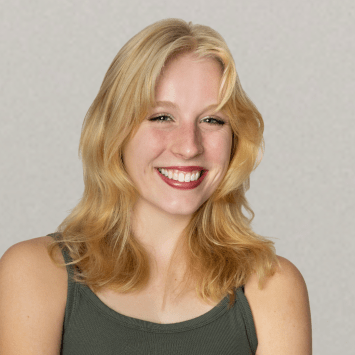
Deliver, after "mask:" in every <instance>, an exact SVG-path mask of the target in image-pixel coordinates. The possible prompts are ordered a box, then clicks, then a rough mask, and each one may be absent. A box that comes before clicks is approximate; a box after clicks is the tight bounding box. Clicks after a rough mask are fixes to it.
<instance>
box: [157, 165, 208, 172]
mask: <svg viewBox="0 0 355 355" xmlns="http://www.w3.org/2000/svg"><path fill="white" fill-rule="evenodd" d="M157 169H167V170H180V171H195V170H198V171H200V170H207V169H205V168H203V167H202V166H160V167H158V168H157Z"/></svg>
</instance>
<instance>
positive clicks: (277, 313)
mask: <svg viewBox="0 0 355 355" xmlns="http://www.w3.org/2000/svg"><path fill="white" fill-rule="evenodd" d="M262 134H263V120H262V117H261V115H260V113H259V112H258V110H257V109H256V107H255V106H254V104H253V103H252V102H251V101H250V99H249V98H248V97H247V95H246V94H245V92H244V91H243V89H242V87H241V84H240V82H239V79H238V76H237V73H236V70H235V65H234V61H233V59H232V56H231V54H230V51H229V49H228V47H227V45H226V44H225V42H224V40H223V39H222V38H221V36H220V35H219V34H218V33H216V32H215V31H214V30H212V29H211V28H209V27H206V26H200V25H192V24H191V23H186V22H184V21H181V20H177V19H169V20H164V21H159V22H157V23H155V24H153V25H151V26H149V27H147V28H145V29H144V30H143V31H141V32H140V33H139V34H137V35H136V36H135V37H133V38H132V39H131V40H130V41H129V42H128V43H127V44H126V45H125V46H124V47H123V48H122V49H121V50H120V52H119V53H118V54H117V56H116V58H115V59H114V61H113V63H112V64H111V66H110V68H109V70H108V72H107V74H106V76H105V78H104V81H103V83H102V86H101V89H100V91H99V93H98V95H97V97H96V99H95V101H94V103H93V104H92V106H91V107H90V109H89V111H88V114H87V116H86V118H85V121H84V124H83V130H82V135H81V140H80V152H81V155H82V160H83V167H84V180H85V191H84V194H83V197H82V199H81V201H80V202H79V204H78V205H77V206H76V207H75V208H74V209H73V211H72V212H71V214H70V215H69V216H68V217H67V218H66V219H65V220H64V221H63V223H62V224H61V225H60V226H59V227H58V229H57V232H56V233H54V234H50V235H48V236H45V237H40V238H36V239H31V240H27V241H24V242H21V243H18V244H16V245H14V246H12V247H11V248H10V249H9V250H8V251H7V252H6V253H5V254H4V256H3V257H2V259H1V263H0V314H1V317H0V352H1V354H2V355H10V354H16V355H21V354H36V355H41V354H46V355H52V354H53V355H54V354H64V355H69V354H75V355H80V354H86V355H88V354H95V355H98V354H105V355H107V354H204V355H206V354H224V355H225V354H258V355H271V354H272V355H278V354H280V355H281V354H282V355H284V354H288V355H292V354H297V355H309V354H311V322H310V310H309V302H308V295H307V289H306V285H305V283H304V280H303V278H302V276H301V274H300V272H299V271H298V270H297V268H296V267H295V266H294V265H293V264H292V263H291V262H289V261H288V260H286V259H284V258H282V257H278V256H276V255H275V251H274V247H273V243H272V242H271V241H269V240H267V239H265V238H263V237H261V236H259V235H257V234H255V233H254V232H253V231H252V230H251V228H250V221H251V218H248V217H247V216H245V214H244V213H243V209H244V210H246V211H247V212H249V213H250V215H251V216H252V215H253V213H252V211H251V209H250V208H249V206H248V204H247V201H246V199H245V191H246V190H247V188H248V182H249V176H250V173H251V172H252V170H253V169H254V168H255V167H256V165H257V164H258V162H259V160H258V159H259V157H260V152H261V151H262V146H263V137H262ZM64 264H66V267H64Z"/></svg>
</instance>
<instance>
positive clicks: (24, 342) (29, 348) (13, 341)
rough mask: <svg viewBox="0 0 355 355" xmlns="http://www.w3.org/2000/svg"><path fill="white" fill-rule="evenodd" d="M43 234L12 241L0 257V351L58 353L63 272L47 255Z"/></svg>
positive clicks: (63, 299)
mask: <svg viewBox="0 0 355 355" xmlns="http://www.w3.org/2000/svg"><path fill="white" fill-rule="evenodd" d="M46 238H50V237H42V238H36V239H31V240H28V241H25V242H21V243H18V244H15V245H14V246H12V247H11V248H9V249H8V250H7V251H6V252H5V254H4V255H3V256H2V258H1V259H0V315H1V316H0V350H1V354H2V355H14V354H16V355H21V354H26V355H30V354H36V355H42V354H43V355H44V354H46V355H54V354H59V351H60V345H61V336H62V327H63V320H64V312H65V305H66V293H67V274H66V270H65V269H62V268H59V267H57V266H56V265H55V264H54V263H53V262H52V261H51V259H50V258H49V255H48V254H47V249H46V243H48V239H46Z"/></svg>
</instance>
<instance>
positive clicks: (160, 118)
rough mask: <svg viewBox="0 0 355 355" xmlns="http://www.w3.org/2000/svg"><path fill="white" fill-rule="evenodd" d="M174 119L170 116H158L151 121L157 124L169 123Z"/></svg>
mask: <svg viewBox="0 0 355 355" xmlns="http://www.w3.org/2000/svg"><path fill="white" fill-rule="evenodd" d="M168 119H169V120H171V119H172V117H170V116H169V115H158V116H156V117H152V118H150V119H149V121H156V122H167V121H168Z"/></svg>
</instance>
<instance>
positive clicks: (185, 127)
mask: <svg viewBox="0 0 355 355" xmlns="http://www.w3.org/2000/svg"><path fill="white" fill-rule="evenodd" d="M171 142H172V144H171V151H172V152H173V153H174V154H175V155H177V156H178V157H179V158H182V159H186V160H187V159H191V158H194V157H196V156H198V155H200V154H202V153H203V150H204V149H203V142H202V135H201V132H200V130H199V129H198V127H197V126H196V123H195V122H185V123H182V124H181V126H180V127H177V128H176V129H175V130H174V131H173V132H172V136H171Z"/></svg>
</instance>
